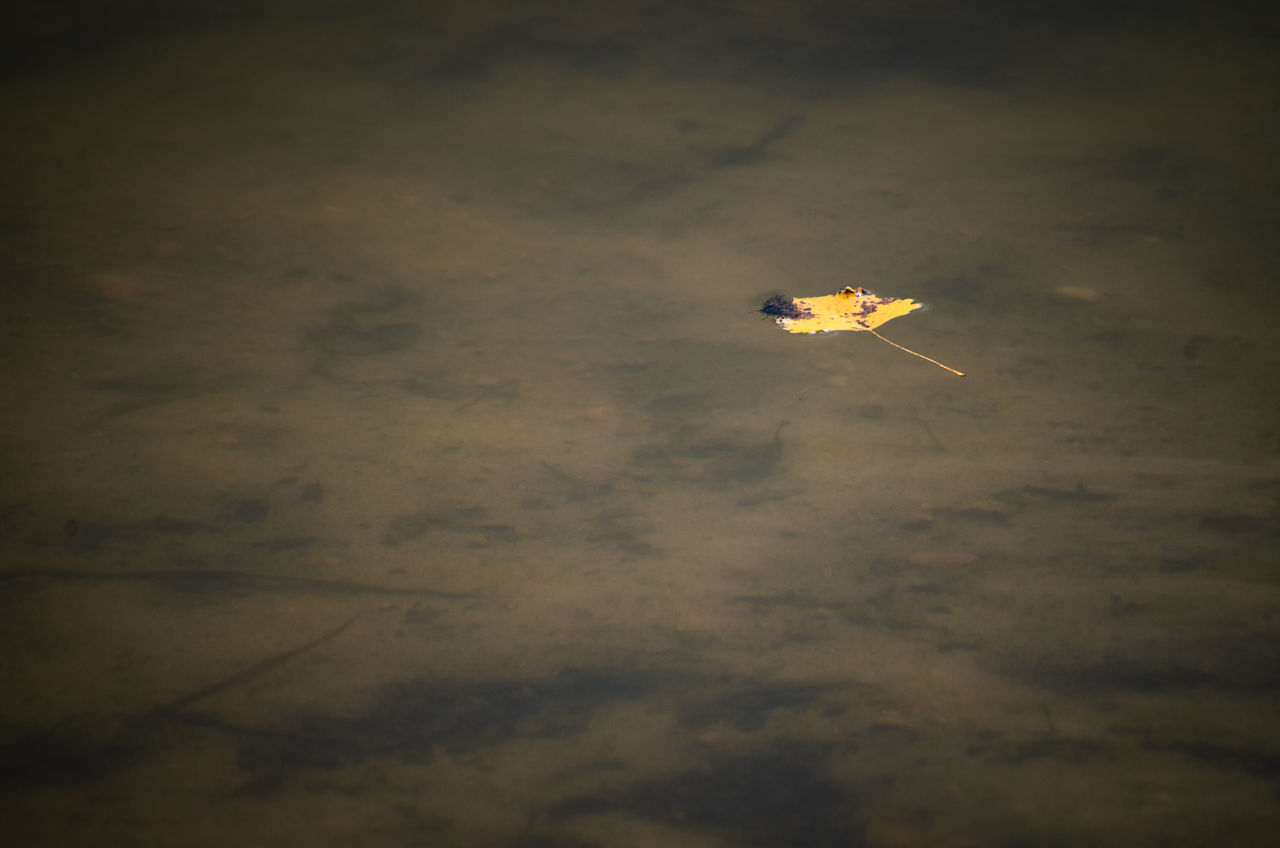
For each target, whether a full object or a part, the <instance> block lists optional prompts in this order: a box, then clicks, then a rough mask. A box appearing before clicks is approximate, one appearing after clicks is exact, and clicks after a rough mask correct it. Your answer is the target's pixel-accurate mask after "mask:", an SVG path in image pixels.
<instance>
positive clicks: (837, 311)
mask: <svg viewBox="0 0 1280 848" xmlns="http://www.w3.org/2000/svg"><path fill="white" fill-rule="evenodd" d="M923 305H924V304H922V303H916V302H915V301H914V300H912V299H911V298H909V297H903V298H897V297H881V296H880V295H878V294H874V293H873V292H869V291H867V290H866V289H863V288H856V289H855V288H849V287H845V288H844V289H843V290H841V291H838V292H836V293H835V294H828V295H824V296H822V297H797V298H790V297H787V296H786V295H783V294H775V295H774V296H773V297H771V298H769V299H768V300H766V301H765V304H764V306H763V307H762V308H761V310H760V311H761V312H763V313H765V314H766V315H772V316H774V319H775V320H776V321H777V322H778V326H779V327H781V328H782V329H784V330H786V331H787V332H788V333H831V332H835V331H837V330H852V331H854V332H867V333H870V334H871V335H873V336H875V337H876V338H878V339H880V340H881V341H883V342H888V343H889V344H891V345H893V346H894V347H896V348H897V349H898V350H905V351H906V352H907V353H909V354H911V355H912V356H918V357H920V358H921V359H923V360H926V361H928V362H932V363H933V364H934V365H936V366H938V367H939V368H942V369H944V370H946V371H950V372H951V373H952V374H956V375H958V376H960V377H963V376H964V372H963V371H957V370H956V369H954V368H950V367H948V366H946V365H943V364H942V363H941V362H939V361H938V360H936V359H930V358H929V357H927V356H925V355H924V354H923V353H916V352H915V351H914V350H909V349H907V348H905V347H903V346H902V345H900V344H898V343H897V342H891V341H889V340H888V339H886V338H885V337H884V336H882V335H880V334H879V333H877V332H876V330H875V328H876V327H879V326H880V325H881V324H883V323H885V322H886V321H892V320H893V319H894V318H898V317H900V316H902V315H906V314H907V313H908V312H911V311H912V310H914V309H919V308H920V307H921V306H923Z"/></svg>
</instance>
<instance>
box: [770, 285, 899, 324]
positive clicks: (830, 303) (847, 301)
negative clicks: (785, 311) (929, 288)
mask: <svg viewBox="0 0 1280 848" xmlns="http://www.w3.org/2000/svg"><path fill="white" fill-rule="evenodd" d="M793 302H794V303H795V306H796V309H797V310H799V312H800V314H799V316H797V317H795V318H788V317H786V316H780V317H779V318H778V326H779V327H781V328H782V329H784V330H786V331H787V332H788V333H829V332H833V331H835V330H855V331H857V330H874V329H875V328H876V327H879V326H880V325H881V324H883V323H885V322H886V321H892V320H893V319H894V318H898V317H900V316H902V315H906V314H907V313H908V312H910V311H911V310H913V309H919V308H920V307H921V306H922V305H923V304H920V303H916V302H915V301H914V300H912V299H911V298H894V297H881V296H879V295H876V294H872V293H871V292H869V291H867V290H866V289H852V288H845V289H844V290H843V291H838V292H836V293H835V294H829V295H826V296H825V297H797V298H796V299H795V300H794V301H793Z"/></svg>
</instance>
